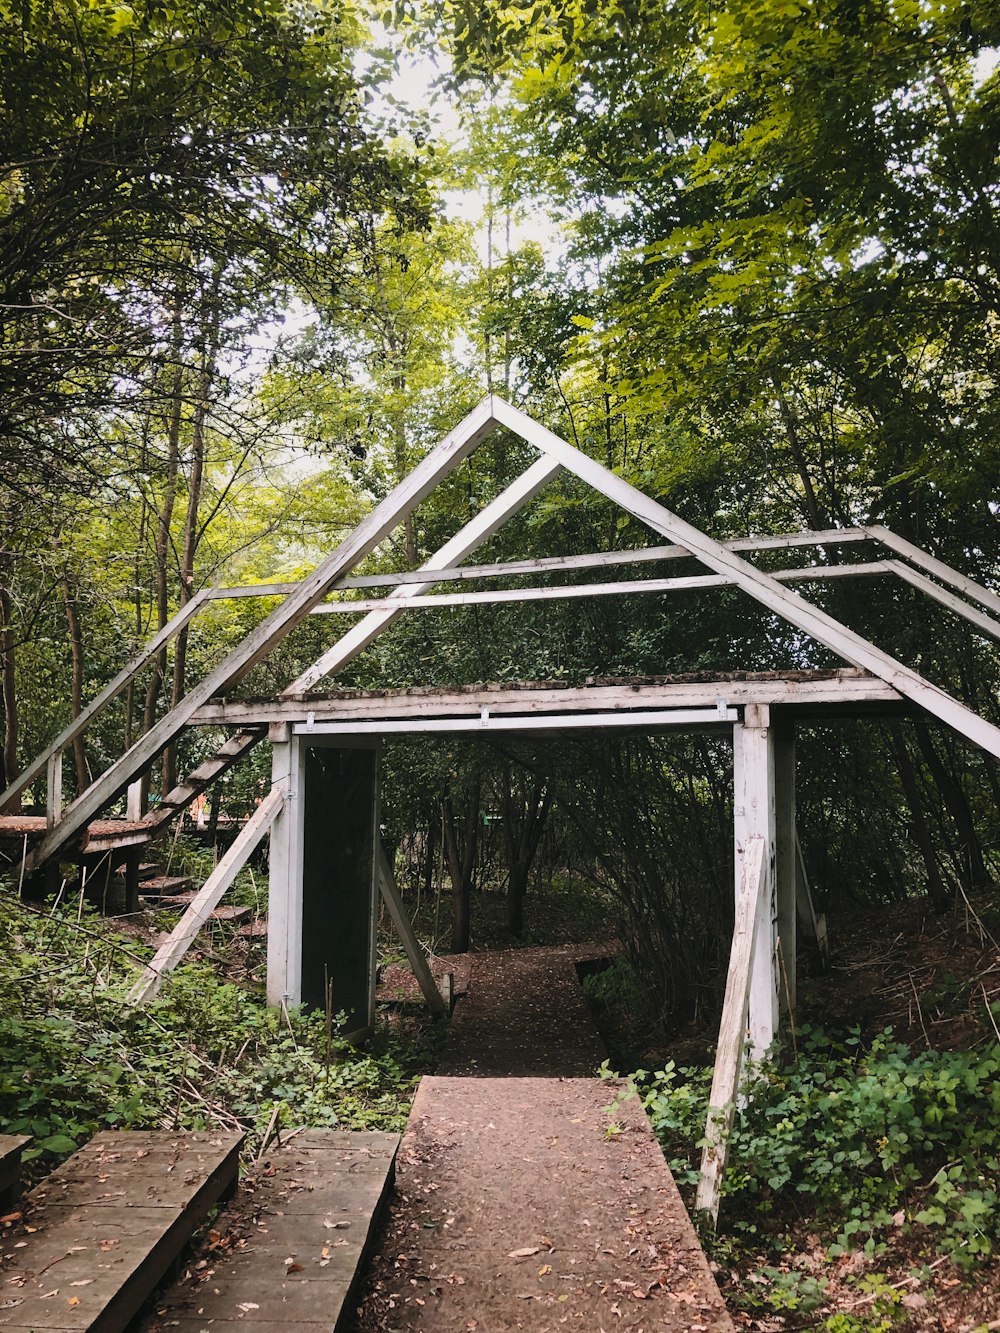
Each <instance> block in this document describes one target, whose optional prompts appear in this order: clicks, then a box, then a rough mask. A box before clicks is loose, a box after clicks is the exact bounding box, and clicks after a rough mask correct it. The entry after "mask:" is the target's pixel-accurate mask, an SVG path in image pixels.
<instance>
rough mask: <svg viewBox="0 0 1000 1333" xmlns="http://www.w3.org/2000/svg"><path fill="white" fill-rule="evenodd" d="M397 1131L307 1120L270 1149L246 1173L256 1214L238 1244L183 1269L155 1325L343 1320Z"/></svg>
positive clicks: (187, 1330)
mask: <svg viewBox="0 0 1000 1333" xmlns="http://www.w3.org/2000/svg"><path fill="white" fill-rule="evenodd" d="M398 1143H399V1135H398V1134H383V1133H379V1132H377V1131H365V1132H361V1131H358V1132H354V1131H351V1130H339V1129H324V1130H307V1131H305V1132H303V1133H300V1134H295V1135H292V1136H291V1137H290V1139H287V1140H286V1144H285V1146H284V1147H281V1148H275V1149H273V1150H272V1151H271V1152H270V1153H269V1154H268V1157H267V1160H266V1162H265V1163H264V1164H263V1170H262V1171H261V1173H260V1174H259V1175H258V1176H257V1178H256V1179H255V1180H253V1181H252V1182H250V1183H251V1187H252V1189H253V1191H254V1199H255V1202H256V1205H257V1208H258V1216H257V1224H256V1226H255V1227H254V1229H253V1230H252V1231H251V1234H250V1236H249V1237H248V1239H247V1242H246V1244H245V1246H244V1247H243V1248H242V1249H238V1250H230V1251H229V1252H227V1253H225V1254H224V1255H222V1257H215V1256H213V1257H212V1259H211V1262H210V1264H209V1266H208V1267H207V1268H205V1269H203V1270H201V1271H195V1272H192V1273H191V1274H185V1276H184V1278H183V1279H182V1280H181V1281H180V1282H177V1283H175V1285H174V1286H173V1287H172V1288H171V1289H170V1291H169V1292H168V1293H167V1295H166V1297H165V1299H164V1300H162V1301H160V1302H159V1303H158V1308H157V1314H156V1318H155V1320H151V1321H150V1323H149V1324H148V1325H147V1327H148V1328H150V1329H153V1328H155V1329H157V1330H161V1329H162V1330H164V1331H165V1330H168V1329H170V1330H174V1329H177V1330H182V1331H183V1333H198V1330H202V1329H216V1328H220V1329H227V1328H233V1329H235V1328H236V1327H237V1326H238V1325H242V1326H243V1327H244V1328H247V1327H249V1328H251V1329H253V1330H254V1331H255V1333H263V1330H266V1329H279V1328H280V1329H300V1328H301V1329H310V1330H313V1331H314V1333H317V1331H318V1330H320V1329H322V1330H323V1331H324V1333H331V1331H332V1330H336V1329H338V1328H341V1327H343V1324H344V1322H346V1320H347V1318H348V1316H349V1314H350V1313H351V1312H352V1310H353V1304H352V1302H351V1299H350V1297H351V1293H352V1291H353V1288H354V1286H355V1281H356V1278H357V1276H358V1272H359V1270H360V1267H361V1263H362V1260H363V1258H364V1255H365V1252H366V1250H367V1248H368V1244H369V1240H370V1238H371V1235H372V1231H373V1224H374V1221H375V1218H376V1216H377V1214H378V1211H379V1208H380V1207H381V1205H382V1203H383V1202H384V1200H385V1199H386V1197H387V1195H388V1192H389V1188H390V1186H391V1183H392V1179H393V1172H394V1164H395V1158H396V1148H397V1146H398Z"/></svg>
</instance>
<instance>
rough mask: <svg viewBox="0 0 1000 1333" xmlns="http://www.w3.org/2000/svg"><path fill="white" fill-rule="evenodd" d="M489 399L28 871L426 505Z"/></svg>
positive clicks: (178, 709)
mask: <svg viewBox="0 0 1000 1333" xmlns="http://www.w3.org/2000/svg"><path fill="white" fill-rule="evenodd" d="M494 425H495V423H494V420H493V415H492V412H491V409H490V402H489V399H487V400H485V401H484V402H483V403H481V404H480V405H479V407H477V408H475V409H474V410H473V411H472V412H470V413H469V415H468V416H467V417H466V418H465V420H464V421H462V422H461V423H460V424H459V425H458V426H457V427H456V428H455V429H454V430H453V431H451V433H450V434H449V435H447V436H446V437H445V438H444V439H443V440H442V441H441V442H440V444H438V445H436V446H435V448H433V449H432V450H431V451H430V452H429V453H428V454H426V455H425V457H424V458H422V459H421V461H420V462H419V463H418V464H417V466H416V467H415V468H414V469H413V471H412V472H410V473H409V474H408V475H407V476H406V477H404V478H403V480H402V481H401V482H400V483H399V485H398V486H396V487H394V488H393V490H392V491H391V492H390V493H389V495H387V496H386V498H385V499H384V500H383V501H382V502H381V503H380V504H378V505H376V507H375V508H374V509H373V510H372V512H371V513H370V514H368V515H367V516H366V517H365V518H363V519H362V520H361V522H360V523H359V524H358V526H357V527H356V528H355V529H354V531H353V532H352V533H351V535H350V536H349V537H348V538H347V539H346V540H345V541H344V542H342V543H341V544H340V546H338V547H337V549H336V550H335V551H333V552H332V553H331V554H330V555H329V556H327V558H326V559H325V560H323V561H321V563H320V564H319V565H317V567H316V568H315V569H314V570H313V572H312V573H311V574H310V575H308V577H306V578H304V579H303V580H302V582H301V583H300V584H298V585H297V587H296V590H295V591H294V592H292V593H289V595H288V596H287V597H286V598H285V599H284V601H283V602H282V603H281V605H280V606H278V607H277V608H276V609H275V610H274V611H272V612H271V614H270V615H269V616H267V617H266V618H265V619H264V620H262V621H261V622H260V624H259V625H257V626H255V627H254V629H252V630H251V631H250V633H249V634H248V635H247V636H246V638H245V639H243V640H242V641H241V642H240V643H239V644H238V645H237V646H236V647H235V648H234V649H233V650H232V652H230V653H229V655H228V656H227V657H226V658H225V660H224V661H223V662H221V663H220V665H219V666H217V667H215V668H214V670H212V671H210V672H209V673H208V675H207V676H205V677H204V679H203V680H201V681H199V682H198V683H197V684H196V685H194V686H193V687H192V688H191V689H190V690H189V691H188V692H187V694H186V695H185V696H184V698H183V699H181V700H180V701H179V702H178V703H176V704H175V705H174V706H173V708H172V709H171V710H170V712H169V713H167V714H166V716H165V717H163V718H161V719H160V721H159V722H157V723H156V725H155V726H153V727H151V728H150V730H149V731H147V732H146V733H145V735H144V736H142V737H141V738H140V739H139V740H138V741H136V743H135V744H134V745H133V746H132V747H131V749H130V750H128V751H126V753H125V754H124V755H122V756H121V758H120V759H118V760H116V762H115V763H113V764H112V765H111V766H110V768H108V769H107V770H106V771H105V772H104V773H102V774H101V776H100V777H99V778H98V779H97V781H96V782H94V783H93V784H92V785H91V786H90V787H89V788H88V789H87V790H86V791H85V792H84V793H83V794H82V795H81V796H78V797H77V799H76V800H75V801H74V802H73V804H72V805H70V806H68V807H67V809H66V811H65V812H64V814H63V817H62V819H61V820H60V822H59V824H58V825H57V826H56V827H55V828H54V829H52V830H51V831H50V832H49V833H48V835H47V836H46V837H45V838H44V839H43V840H42V842H41V843H40V844H39V846H38V847H37V848H36V849H35V850H34V852H33V853H31V854H30V856H29V857H28V869H31V868H32V867H33V866H37V865H40V864H41V863H42V862H43V861H45V860H47V859H48V858H49V857H50V856H52V855H53V853H55V852H57V851H58V850H59V849H60V848H61V847H64V846H65V845H66V843H67V842H69V840H70V839H71V838H72V837H73V836H74V835H75V834H76V833H78V832H79V831H80V829H82V828H83V827H85V826H86V824H88V823H89V822H90V820H91V819H93V817H94V816H95V815H96V814H97V813H98V812H99V811H100V810H102V809H103V808H104V807H105V806H106V805H107V804H108V803H109V802H110V801H112V800H113V799H114V798H115V797H116V796H118V795H119V794H120V793H121V792H123V791H124V790H125V788H126V787H127V786H128V784H129V782H130V781H131V780H132V779H133V778H134V777H135V776H136V775H137V774H139V773H142V772H143V771H144V770H145V769H146V768H147V767H148V765H149V764H150V763H151V762H152V760H153V759H155V758H156V756H157V755H158V754H160V753H161V751H163V750H164V749H165V748H166V747H167V746H168V745H169V744H170V742H171V741H172V740H173V739H174V738H175V737H176V736H177V735H178V734H179V733H180V732H181V731H182V730H183V729H184V727H185V726H186V725H187V723H188V722H189V720H190V718H191V717H192V715H193V714H194V713H195V712H196V711H197V710H198V708H200V707H201V705H202V704H204V703H207V702H208V701H209V699H211V698H212V697H213V695H216V694H219V693H221V692H223V691H225V690H226V689H228V688H229V687H230V686H231V685H233V684H234V683H235V682H236V681H238V680H239V679H240V678H241V677H242V676H244V675H245V674H246V672H247V671H249V670H250V669H251V667H253V666H254V665H255V664H256V663H257V662H259V661H260V660H261V658H263V657H266V656H267V654H268V653H269V652H270V651H271V649H272V648H273V647H274V645H275V644H276V643H278V642H279V641H280V640H281V639H283V638H284V636H285V635H286V634H287V633H289V631H290V630H292V629H294V627H295V626H296V625H297V624H298V623H299V622H300V621H301V620H302V619H303V617H305V616H307V615H308V614H309V612H310V611H311V610H312V608H313V607H314V606H315V605H316V604H317V602H320V601H322V599H323V598H324V597H325V596H326V594H327V592H328V591H329V589H330V588H331V587H332V586H333V585H334V584H335V583H336V581H337V579H338V578H341V577H342V576H343V575H344V574H346V573H347V572H348V571H349V570H351V569H353V568H354V566H355V565H356V564H357V563H358V561H359V560H361V559H363V557H364V556H366V555H368V554H369V552H371V551H373V550H374V549H375V547H376V546H378V544H379V543H380V542H381V541H382V539H383V538H384V537H386V536H387V535H388V534H389V533H390V532H392V531H393V529H394V528H396V527H397V526H398V524H400V523H401V522H402V521H403V520H404V519H405V518H406V517H407V515H408V514H410V513H411V512H412V511H413V510H414V509H415V508H416V506H417V505H418V504H419V503H420V501H421V500H423V499H424V498H425V497H426V496H427V495H428V494H429V493H430V492H431V491H432V490H433V489H434V487H435V486H436V485H437V483H438V482H439V481H440V480H441V479H442V478H443V477H445V476H447V475H448V473H449V472H451V471H452V470H453V469H454V468H455V467H457V465H458V464H459V463H460V462H462V460H463V459H464V458H467V457H468V455H469V454H470V453H472V452H473V450H474V449H475V448H476V446H477V445H478V444H479V442H480V441H481V440H482V439H484V438H485V437H486V436H487V435H488V434H490V433H491V431H492V430H493V429H494Z"/></svg>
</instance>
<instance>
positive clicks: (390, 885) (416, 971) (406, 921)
mask: <svg viewBox="0 0 1000 1333" xmlns="http://www.w3.org/2000/svg"><path fill="white" fill-rule="evenodd" d="M378 877H379V888H380V889H381V890H382V899H383V901H384V902H385V905H386V908H387V909H388V912H389V915H390V917H391V918H392V924H393V925H394V926H395V927H396V934H397V935H398V936H399V938H400V940H401V941H402V944H403V948H404V949H405V950H406V956H407V958H408V959H409V960H410V967H411V968H412V969H413V975H414V976H415V977H416V979H417V982H418V983H419V985H420V989H421V991H422V992H423V996H424V999H425V1000H426V1001H427V1007H428V1008H429V1009H430V1011H431V1013H432V1014H433V1015H434V1016H435V1018H447V1017H448V1005H447V1003H446V1002H445V999H444V997H443V996H442V994H441V992H440V991H439V990H438V988H437V983H436V982H435V980H434V975H433V973H432V972H431V969H430V968H429V967H428V965H427V959H426V957H425V956H424V951H423V949H422V948H421V947H420V941H419V940H418V939H417V936H416V933H415V932H414V929H413V925H412V924H411V922H410V918H409V917H408V916H407V914H406V908H405V907H404V906H403V899H402V898H401V897H400V894H399V889H398V888H397V887H396V876H395V875H394V874H393V869H392V864H391V863H390V861H389V858H388V857H387V856H386V854H385V848H384V847H383V845H382V842H381V839H380V840H379V844H378Z"/></svg>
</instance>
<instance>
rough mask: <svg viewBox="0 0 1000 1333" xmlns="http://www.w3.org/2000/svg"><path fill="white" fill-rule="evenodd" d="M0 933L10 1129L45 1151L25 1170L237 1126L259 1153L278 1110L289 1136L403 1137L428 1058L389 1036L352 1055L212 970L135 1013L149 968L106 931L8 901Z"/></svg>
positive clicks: (171, 986) (4, 1088)
mask: <svg viewBox="0 0 1000 1333" xmlns="http://www.w3.org/2000/svg"><path fill="white" fill-rule="evenodd" d="M0 924H2V928H3V931H4V933H5V935H6V937H7V940H8V942H9V944H10V946H11V947H9V948H7V949H5V950H4V951H3V952H0V1126H2V1128H3V1129H4V1131H6V1132H11V1133H25V1134H30V1135H32V1136H33V1137H34V1139H35V1142H34V1144H33V1145H32V1146H31V1147H30V1148H29V1150H28V1154H27V1157H28V1159H29V1160H30V1158H32V1157H40V1158H41V1159H43V1160H45V1161H51V1160H52V1159H53V1158H57V1157H60V1156H63V1155H64V1154H66V1153H67V1152H71V1151H73V1150H74V1149H75V1148H76V1147H77V1146H79V1144H80V1143H82V1142H84V1141H85V1140H86V1139H87V1138H89V1137H90V1135H91V1134H93V1133H95V1132H96V1131H97V1130H99V1129H106V1128H112V1127H124V1128H137V1129H139V1128H147V1129H148V1128H164V1127H171V1126H178V1127H181V1128H187V1129H201V1128H204V1127H206V1126H213V1125H220V1124H221V1125H226V1126H234V1125H240V1126H244V1127H245V1128H246V1129H247V1130H248V1131H249V1140H248V1148H249V1151H250V1152H253V1151H254V1145H255V1144H257V1143H258V1142H259V1137H260V1135H261V1133H262V1132H263V1131H264V1129H265V1127H266V1126H267V1125H268V1123H269V1122H270V1120H271V1118H272V1114H273V1113H274V1112H275V1111H276V1112H277V1121H276V1123H277V1124H278V1125H279V1126H290V1125H310V1126H334V1125H342V1126H345V1127H349V1128H378V1129H401V1128H402V1126H403V1124H404V1123H405V1119H406V1115H407V1111H408V1106H409V1100H410V1097H411V1094H412V1088H413V1084H414V1081H415V1074H416V1071H417V1070H418V1069H423V1068H426V1067H427V1062H428V1061H429V1060H430V1059H431V1058H432V1057H431V1053H430V1052H429V1051H428V1050H427V1049H426V1048H423V1047H421V1046H420V1045H419V1043H417V1042H415V1041H411V1040H409V1039H407V1038H406V1037H402V1036H395V1035H391V1034H383V1035H382V1036H381V1037H380V1038H378V1039H377V1040H376V1041H375V1042H374V1043H373V1045H372V1047H371V1049H369V1050H367V1051H360V1050H355V1049H354V1048H353V1047H351V1046H349V1045H348V1044H347V1043H346V1042H344V1041H343V1040H342V1039H341V1038H340V1037H339V1036H338V1035H337V1032H336V1029H335V1028H334V1030H333V1031H332V1032H330V1033H328V1032H327V1030H326V1026H325V1021H324V1016H323V1015H322V1014H320V1013H317V1012H301V1013H291V1014H281V1013H278V1012H277V1011H275V1010H271V1009H268V1008H266V1006H265V1005H264V1003H263V999H262V997H261V996H259V995H256V994H251V993H248V992H247V991H246V990H245V989H244V988H242V987H240V986H236V985H234V984H232V983H229V982H226V981H223V980H221V979H220V978H219V976H218V974H217V972H216V970H214V969H213V968H212V967H210V966H209V965H208V964H206V963H192V964H188V965H186V966H184V967H181V968H179V969H178V970H177V972H176V973H175V974H174V975H173V976H172V978H170V979H169V980H168V981H167V982H166V984H165V985H164V986H163V988H162V990H161V992H160V994H159V995H158V996H157V997H156V999H155V1000H154V1001H153V1002H152V1003H150V1004H148V1005H145V1006H142V1007H133V1006H130V1005H128V1004H127V1003H126V1002H125V997H126V994H127V991H128V988H129V986H130V985H131V983H132V982H133V981H134V979H135V974H136V970H137V968H138V966H139V965H140V964H141V962H142V961H143V959H142V955H141V954H137V953H136V952H135V951H134V948H133V945H132V943H131V941H129V940H128V939H126V938H123V937H121V936H118V935H115V934H114V933H113V932H111V931H108V930H107V929H106V928H105V927H104V926H103V925H102V923H101V922H100V919H99V918H96V917H92V916H91V915H90V914H89V913H87V914H84V915H83V917H82V919H81V920H80V921H77V919H76V913H75V911H74V912H72V913H68V912H65V911H64V912H58V913H55V914H52V915H44V914H43V915H34V914H29V913H28V912H27V911H25V910H24V909H23V908H21V907H19V906H18V905H16V904H15V903H12V902H10V901H8V900H3V901H2V902H0ZM81 928H82V929H81ZM83 931H86V932H89V933H86V934H84V933H83ZM145 952H146V951H143V953H145Z"/></svg>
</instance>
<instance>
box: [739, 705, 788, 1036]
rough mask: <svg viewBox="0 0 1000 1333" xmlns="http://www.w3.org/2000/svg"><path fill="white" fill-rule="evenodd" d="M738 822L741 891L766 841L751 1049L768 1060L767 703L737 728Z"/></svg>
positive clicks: (771, 819) (771, 853) (773, 1023)
mask: <svg viewBox="0 0 1000 1333" xmlns="http://www.w3.org/2000/svg"><path fill="white" fill-rule="evenodd" d="M733 785H734V800H733V821H734V835H735V837H734V843H735V862H736V864H735V871H736V876H735V878H736V886H737V892H738V890H739V886H740V885H741V884H742V883H743V881H744V875H745V871H746V854H747V848H748V847H749V846H750V843H751V839H753V838H760V839H762V841H763V843H764V854H765V871H766V885H767V891H766V893H762V895H761V897H760V903H759V912H758V919H757V925H756V932H757V939H756V946H755V949H754V964H753V973H752V976H751V980H750V1051H751V1054H752V1057H753V1058H754V1059H755V1060H759V1059H762V1058H763V1057H764V1056H765V1055H766V1054H767V1050H768V1047H769V1046H770V1045H771V1043H772V1042H773V1041H774V1038H775V1036H776V1035H777V1031H778V994H779V988H778V970H777V959H776V956H775V944H776V942H777V898H776V894H775V889H774V863H775V809H774V737H773V734H772V732H771V727H770V710H769V709H768V707H767V705H766V704H748V705H747V706H746V708H745V709H744V710H743V722H742V724H740V723H737V724H736V725H735V726H734V727H733Z"/></svg>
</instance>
